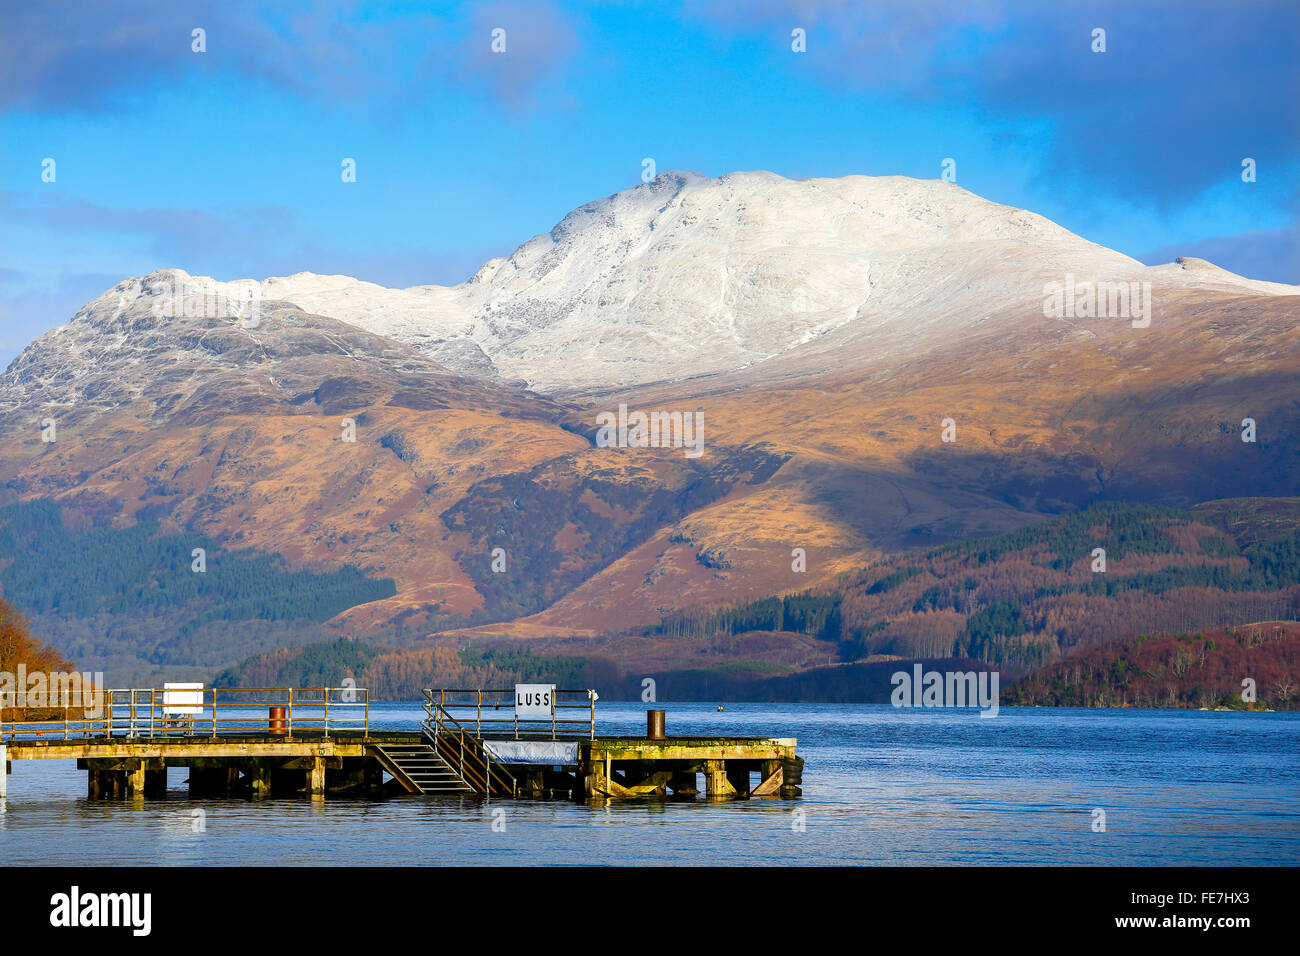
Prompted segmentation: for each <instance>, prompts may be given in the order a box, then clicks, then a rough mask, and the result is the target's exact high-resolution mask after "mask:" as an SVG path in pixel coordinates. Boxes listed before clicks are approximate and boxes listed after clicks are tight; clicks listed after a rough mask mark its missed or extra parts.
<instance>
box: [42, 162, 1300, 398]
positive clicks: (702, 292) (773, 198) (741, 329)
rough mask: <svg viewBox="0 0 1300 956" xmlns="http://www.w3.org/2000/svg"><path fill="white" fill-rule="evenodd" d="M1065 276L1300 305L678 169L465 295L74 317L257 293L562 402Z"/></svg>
mask: <svg viewBox="0 0 1300 956" xmlns="http://www.w3.org/2000/svg"><path fill="white" fill-rule="evenodd" d="M1067 276H1073V277H1074V280H1075V281H1096V280H1104V281H1139V280H1147V281H1153V280H1154V281H1158V282H1160V283H1162V284H1163V285H1164V286H1165V287H1168V286H1170V285H1172V286H1173V287H1175V288H1179V289H1182V288H1186V289H1189V290H1212V291H1221V292H1236V293H1251V294H1263V295H1271V294H1279V293H1281V294H1296V293H1297V292H1300V288H1298V287H1295V286H1283V285H1278V284H1275V283H1264V282H1253V281H1251V280H1247V279H1243V278H1242V277H1240V276H1236V275H1233V274H1232V273H1229V272H1226V271H1225V270H1222V269H1218V268H1217V267H1214V266H1211V265H1210V264H1209V263H1204V262H1201V261H1200V260H1190V259H1189V260H1180V261H1179V263H1171V264H1169V265H1165V266H1159V267H1155V268H1150V269H1148V268H1147V267H1144V266H1143V265H1141V264H1140V263H1138V262H1137V261H1136V260H1133V259H1130V258H1129V257H1127V256H1124V255H1121V254H1120V253H1117V252H1114V251H1112V250H1109V249H1106V248H1104V247H1102V246H1098V245H1096V244H1094V243H1091V242H1088V241H1086V240H1084V239H1082V238H1080V237H1078V236H1076V235H1074V234H1073V233H1070V232H1068V231H1066V230H1065V229H1062V228H1061V227H1059V226H1057V225H1055V224H1054V223H1052V222H1050V221H1049V220H1047V219H1044V218H1043V217H1041V216H1037V215H1035V214H1033V213H1030V212H1026V211H1024V210H1020V209H1015V208H1013V207H1009V206H1002V205H998V204H997V203H993V202H989V201H987V200H985V199H982V198H980V197H978V196H975V195H973V194H972V193H969V192H967V191H966V190H964V189H962V188H960V187H958V186H956V185H952V184H949V183H943V182H940V181H937V180H924V181H923V180H915V179H909V178H906V177H901V176H885V177H868V176H847V177H844V178H842V179H809V180H800V181H795V180H787V179H784V178H782V177H780V176H777V175H775V174H772V173H767V172H744V173H732V174H730V175H726V176H722V177H720V178H718V179H710V178H707V177H704V176H701V175H699V174H697V173H690V172H667V173H664V174H662V175H660V176H659V177H657V178H656V179H654V180H653V181H652V182H650V183H647V184H643V185H640V186H637V187H635V188H632V189H627V190H624V191H622V192H619V193H616V194H614V195H612V196H609V197H606V198H604V199H599V200H596V201H594V202H591V203H587V204H586V205H584V206H581V207H579V208H578V209H575V210H574V211H573V212H571V213H569V215H567V216H566V217H565V218H564V219H563V220H562V221H561V222H560V223H558V224H557V225H556V226H555V228H553V229H552V230H551V231H550V232H549V233H544V234H542V235H538V236H535V237H534V238H532V239H531V240H529V241H528V242H526V243H524V244H523V245H522V246H520V247H519V248H518V249H516V250H515V252H514V253H513V254H512V255H510V256H508V257H505V258H499V259H493V260H490V261H489V262H487V263H485V264H484V265H483V266H482V267H481V268H480V269H479V271H478V272H477V273H476V274H475V275H474V276H473V277H472V278H471V279H470V280H469V281H467V282H465V283H462V284H461V285H458V286H454V287H443V286H416V287H412V288H408V289H400V290H399V289H387V288H384V287H382V286H378V285H374V284H372V283H369V282H362V281H360V280H357V279H352V278H349V277H347V276H322V275H314V274H311V273H299V274H297V275H293V276H288V277H284V278H272V279H267V280H265V281H264V282H260V283H259V282H257V281H256V280H239V281H237V282H233V283H222V282H216V281H215V280H212V279H208V278H203V277H193V276H188V275H187V274H186V273H183V272H178V271H176V270H165V271H163V272H159V273H154V274H152V275H151V276H149V277H146V279H145V280H133V281H134V282H135V285H134V286H132V285H131V284H130V283H124V284H122V285H119V286H118V287H116V288H115V289H114V290H110V292H109V293H106V294H105V295H104V296H101V297H100V299H98V300H96V301H95V302H93V303H91V304H90V305H89V306H87V308H86V309H83V310H82V312H81V313H79V315H78V319H79V320H81V319H86V318H87V317H90V318H93V317H94V316H95V315H98V314H100V313H102V312H103V310H105V309H114V308H120V307H121V303H120V300H121V298H122V297H123V295H126V296H132V295H141V296H143V295H157V294H159V292H158V289H159V288H160V287H163V286H165V285H166V284H167V283H168V282H170V283H173V284H174V283H175V282H177V281H181V282H183V283H185V284H187V286H189V287H191V288H196V289H199V290H201V291H202V292H204V293H212V294H223V295H230V296H232V297H234V296H238V295H241V294H247V292H248V290H249V289H256V290H257V292H258V294H260V295H261V297H262V298H263V299H265V300H281V301H285V302H291V303H293V304H294V305H296V306H298V307H299V308H300V309H302V310H304V311H305V312H308V313H313V314H317V315H324V316H330V317H333V318H336V319H338V320H340V321H343V322H346V323H348V324H350V325H353V326H357V327H359V328H361V329H364V330H366V331H369V332H373V333H376V334H379V335H383V336H387V337H390V338H393V339H396V340H398V341H400V342H402V343H405V344H407V345H410V346H412V347H414V348H416V349H418V350H419V351H421V352H423V353H425V354H426V355H428V356H429V357H430V358H432V359H433V360H435V361H436V362H438V363H440V364H441V365H444V366H446V367H448V368H450V369H453V370H455V371H458V372H461V373H464V374H469V375H475V376H479V377H485V378H496V377H499V378H503V379H506V380H510V381H523V382H526V383H527V384H528V385H530V386H531V387H533V388H534V389H536V390H538V391H541V392H552V393H555V392H565V391H573V390H596V389H603V388H612V387H618V386H630V385H638V384H644V383H647V382H655V381H671V380H678V379H683V378H690V377H694V376H698V375H702V374H709V373H716V372H722V371H729V370H735V369H739V368H745V367H748V366H751V365H754V364H756V363H761V362H764V361H767V360H769V359H771V358H773V357H775V356H780V355H783V354H786V353H789V352H791V351H792V350H796V349H799V347H800V346H804V345H808V344H809V343H813V342H816V341H818V340H819V339H820V338H822V337H824V336H826V335H827V333H830V332H832V331H834V330H836V329H842V328H844V327H846V326H849V325H850V324H852V326H853V329H854V330H855V335H856V338H858V339H859V340H862V338H863V336H866V339H865V341H867V342H868V343H871V342H873V341H878V342H879V345H880V348H881V350H882V351H887V352H891V353H892V352H896V351H900V350H906V349H909V348H912V347H915V346H917V345H920V344H924V342H926V341H934V340H935V339H937V338H945V337H947V338H951V337H953V336H960V335H961V334H962V332H963V329H965V328H968V327H969V325H970V323H972V322H976V321H981V322H982V321H985V320H987V319H989V318H990V317H999V321H1005V322H1008V323H1014V322H1015V321H1017V320H1016V319H1014V318H1013V317H1014V316H1016V315H1020V316H1023V315H1025V314H1026V311H1027V309H1026V307H1029V306H1032V305H1033V304H1034V303H1041V301H1042V299H1043V286H1044V283H1046V282H1050V281H1057V282H1063V281H1065V279H1066V277H1067ZM164 280H166V281H164ZM1013 330H1014V326H1009V327H1008V329H1007V331H1008V333H1011V332H1012V331H1013ZM39 341H41V340H38V343H39Z"/></svg>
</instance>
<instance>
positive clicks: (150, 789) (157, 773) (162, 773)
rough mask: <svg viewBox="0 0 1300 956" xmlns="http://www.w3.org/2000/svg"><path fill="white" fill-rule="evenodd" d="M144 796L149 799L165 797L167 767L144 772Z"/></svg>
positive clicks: (163, 766)
mask: <svg viewBox="0 0 1300 956" xmlns="http://www.w3.org/2000/svg"><path fill="white" fill-rule="evenodd" d="M144 795H145V796H146V797H150V798H151V799H158V798H160V797H165V796H167V766H166V765H165V764H164V765H162V766H160V767H154V768H152V769H149V770H145V771H144Z"/></svg>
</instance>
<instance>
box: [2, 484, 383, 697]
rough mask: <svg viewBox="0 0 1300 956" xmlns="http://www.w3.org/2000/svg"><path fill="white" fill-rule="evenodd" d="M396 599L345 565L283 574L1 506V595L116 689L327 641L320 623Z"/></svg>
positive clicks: (252, 556) (38, 503)
mask: <svg viewBox="0 0 1300 956" xmlns="http://www.w3.org/2000/svg"><path fill="white" fill-rule="evenodd" d="M196 548H202V549H203V550H204V558H203V570H202V571H198V570H196V569H195V557H194V549H196ZM394 593H396V587H395V585H394V582H393V580H392V579H391V578H370V577H367V576H366V574H365V573H364V572H363V571H361V570H360V569H358V568H355V567H352V566H350V565H345V566H343V567H342V568H339V569H337V570H331V571H323V572H317V571H311V570H305V569H291V568H289V567H287V566H286V565H285V563H284V561H283V560H282V559H281V558H280V557H279V556H278V555H266V554H259V553H255V552H253V551H250V550H242V551H240V550H232V549H230V548H228V547H225V546H223V545H222V544H220V543H219V542H217V541H214V540H212V539H211V538H209V537H208V536H206V535H201V534H191V533H185V534H177V533H170V534H169V533H164V532H163V531H162V530H161V529H160V528H159V526H158V524H157V522H152V521H145V522H141V523H139V524H136V525H132V526H129V527H113V526H111V525H95V526H91V527H86V528H74V527H68V525H67V524H66V523H65V521H64V516H63V511H62V509H61V508H60V507H59V505H58V504H57V503H55V502H52V501H43V500H35V501H22V502H16V503H13V504H9V505H6V506H5V507H3V508H0V596H3V598H4V599H5V600H6V601H7V602H9V603H10V604H11V605H13V606H14V607H15V608H16V609H18V610H19V611H21V612H22V613H23V614H25V615H26V616H27V618H28V620H29V622H30V624H31V626H32V628H33V630H34V631H35V633H37V634H39V635H40V636H41V637H42V638H43V639H45V640H47V641H50V642H52V643H54V644H55V645H57V646H58V647H59V648H60V649H62V650H63V651H64V652H65V653H67V654H70V655H72V656H74V657H75V658H76V660H77V661H78V663H79V664H80V665H81V666H82V667H83V668H86V669H91V670H103V671H106V672H112V673H113V676H114V678H115V679H116V680H117V681H118V682H123V681H130V682H138V681H141V680H144V679H145V677H146V675H150V674H152V675H159V676H169V677H174V678H176V679H185V678H187V677H189V676H192V675H194V674H195V673H196V671H197V672H199V673H202V671H203V669H205V668H211V667H213V666H214V665H217V664H220V663H224V662H228V661H230V660H232V659H235V660H237V659H239V658H241V657H245V656H248V655H251V654H255V653H257V652H259V651H262V650H265V649H267V648H268V647H276V646H283V645H284V644H285V643H292V642H300V643H307V642H315V641H320V640H321V639H322V638H323V637H326V636H328V635H329V632H328V631H326V630H325V629H323V628H322V627H321V626H320V625H321V623H322V622H324V621H326V620H328V619H329V618H331V617H333V616H334V615H336V614H338V613H339V612H340V611H344V610H346V609H347V608H350V607H354V606H355V605H357V604H363V603H366V602H368V601H375V600H380V599H382V598H386V597H390V596H391V595H393V594H394ZM295 639H296V641H295Z"/></svg>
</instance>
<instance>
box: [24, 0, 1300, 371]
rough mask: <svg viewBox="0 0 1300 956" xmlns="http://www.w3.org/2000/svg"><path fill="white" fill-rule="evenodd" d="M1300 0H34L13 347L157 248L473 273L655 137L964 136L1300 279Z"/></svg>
mask: <svg viewBox="0 0 1300 956" xmlns="http://www.w3.org/2000/svg"><path fill="white" fill-rule="evenodd" d="M268 8H270V9H271V11H272V12H269V13H268V12H267V10H268ZM1298 10H1300V5H1297V4H1295V3H1293V2H1285V3H1267V2H1253V0H1244V2H1237V3H1231V4H1227V3H1213V4H1212V3H1198V2H1190V3H1188V2H1183V3H1173V2H1167V3H1166V2H1146V3H1144V2H1138V0H1127V2H1095V3H1073V2H1068V0H1067V2H1059V3H1040V2H994V0H969V2H965V3H948V2H942V0H908V2H901V0H899V2H890V0H886V2H874V3H869V4H868V3H844V2H821V0H764V2H757V3H748V4H746V3H722V2H707V0H695V2H686V3H672V2H656V3H638V2H628V3H599V4H597V3H559V2H554V3H531V2H530V3H523V2H520V3H486V4H452V3H448V4H415V3H387V4H365V3H352V4H341V5H339V4H334V5H326V4H317V3H307V2H288V3H283V4H277V5H255V4H248V3H243V2H239V0H226V2H221V3H211V2H186V0H168V2H161V3H156V2H152V0H135V2H111V0H109V2H98V3H97V2H90V3H86V2H84V0H83V2H78V3H63V2H58V0H51V2H42V3H35V4H33V3H27V2H24V3H11V2H8V0H5V2H3V3H0V78H2V80H3V82H0V248H2V249H3V252H4V255H3V258H0V361H3V362H5V363H7V362H8V361H9V360H10V359H11V358H12V357H13V356H14V355H15V354H17V352H18V351H19V350H20V349H21V348H22V347H23V346H24V345H25V344H26V343H27V342H28V341H30V340H31V339H32V338H33V337H35V336H36V335H38V334H40V333H41V332H42V331H44V330H46V329H48V328H51V327H53V326H54V325H57V324H60V323H62V322H64V321H66V320H67V319H68V318H69V317H70V316H71V315H72V314H73V312H75V311H76V309H77V308H78V307H79V306H80V305H82V304H83V303H84V302H85V301H87V300H88V299H90V298H92V297H94V296H95V295H97V294H99V293H100V292H102V291H103V290H104V289H106V288H108V287H109V286H111V285H113V284H114V283H116V282H117V281H119V280H120V279H122V278H124V277H126V276H129V275H141V274H144V273H146V272H149V271H152V270H153V269H157V268H163V267H171V266H174V267H179V268H183V269H186V270H188V271H190V272H193V273H196V274H203V275H213V276H216V277H217V278H221V279H233V278H239V277H245V276H253V277H257V278H262V277H265V276H268V275H284V274H288V273H292V272H297V271H302V270H306V271H313V272H325V273H334V272H338V273H346V274H349V275H355V276H358V277H360V278H363V279H369V280H371V281H375V282H380V283H383V284H386V285H398V286H405V285H414V284H420V283H426V282H442V283H453V282H457V281H460V280H462V279H464V278H467V277H468V276H469V275H470V274H471V273H472V272H473V270H474V269H475V268H476V267H477V265H478V264H480V263H481V262H482V261H483V260H484V259H486V258H488V257H490V256H493V255H502V254H506V253H508V252H510V251H511V250H512V249H513V248H514V247H515V246H517V245H518V244H520V243H521V242H523V241H525V240H526V239H528V238H529V237H531V236H533V235H535V234H537V233H539V232H544V231H546V230H548V229H549V228H550V227H551V226H552V225H553V224H554V223H555V222H556V221H557V220H558V219H560V218H561V217H562V216H563V215H564V214H565V213H566V212H568V211H569V210H570V209H572V208H573V207H575V206H578V205H581V204H582V203H584V202H587V201H589V200H591V199H595V198H597V197H600V196H605V195H608V194H609V193H612V192H615V191H617V190H619V189H624V188H627V187H629V186H633V185H635V184H637V183H638V182H640V177H641V172H642V168H643V167H642V163H643V160H644V159H646V158H651V159H653V160H654V162H655V164H656V166H657V168H658V170H659V171H661V172H662V171H664V170H668V169H693V170H696V171H698V172H702V173H705V174H708V175H714V176H716V175H721V174H723V173H726V172H731V171H733V170H738V169H768V170H772V171H774V172H777V173H780V174H781V175H784V176H789V177H792V178H802V177H809V176H840V175H846V174H850V173H865V174H870V175H885V174H902V175H907V176H915V177H919V178H927V179H929V178H935V177H938V176H939V175H940V172H941V164H942V162H943V160H944V159H945V158H949V157H951V158H953V159H954V160H955V161H956V173H957V182H958V183H959V184H960V185H962V186H964V187H965V188H967V189H970V190H972V191H973V192H975V193H978V194H980V195H982V196H985V197H987V198H989V199H993V200H996V201H998V202H1003V203H1009V204H1012V205H1016V206H1022V207H1025V208H1028V209H1031V210H1033V211H1035V212H1038V213H1041V214H1042V215H1045V216H1047V217H1048V218H1050V219H1053V220H1054V221H1056V222H1058V223H1060V224H1062V225H1063V226H1065V227H1067V228H1069V229H1071V230H1073V231H1075V232H1077V233H1079V234H1081V235H1083V236H1085V237H1087V238H1089V239H1091V240H1093V241H1096V242H1099V243H1102V244H1104V245H1107V246H1111V247H1112V248H1115V249H1118V250H1120V251H1122V252H1125V253H1127V254H1129V255H1132V256H1135V257H1137V258H1140V259H1142V260H1143V261H1147V262H1163V261H1168V260H1169V259H1171V258H1173V257H1174V256H1177V255H1201V256H1204V257H1206V258H1209V259H1211V260H1212V261H1215V262H1217V263H1218V264H1220V265H1223V266H1224V267H1226V268H1230V269H1233V270H1234V271H1237V272H1241V273H1243V274H1245V275H1250V276H1253V277H1256V278H1264V279H1272V280H1277V281H1288V282H1300V241H1298V239H1297V234H1298V229H1297V215H1296V214H1297V206H1298V204H1300V191H1298V187H1297V185H1296V184H1297V182H1300V108H1298V107H1297V104H1300V67H1297V63H1298V62H1300V12H1298ZM195 28H202V29H203V30H205V31H206V52H203V53H196V52H194V51H193V50H192V44H193V40H192V31H193V30H194V29H195ZM496 28H501V29H504V30H505V46H506V49H505V52H504V53H494V52H493V51H492V49H491V44H492V31H493V30H494V29H496ZM1096 28H1101V29H1104V30H1105V31H1106V35H1105V40H1106V50H1105V52H1104V53H1099V52H1094V51H1093V49H1092V46H1093V44H1094V40H1093V31H1094V29H1096ZM795 29H801V30H803V31H805V34H806V52H802V53H797V52H794V51H793V50H792V48H791V46H792V31H793V30H795ZM46 158H51V159H53V160H54V161H55V180H54V182H44V181H42V169H43V165H42V164H43V162H44V160H45V159H46ZM345 158H353V159H355V161H356V168H357V177H356V182H354V183H344V182H343V181H342V178H341V176H340V171H341V166H340V164H341V163H342V161H343V160H344V159H345ZM1245 158H1251V159H1253V160H1255V163H1256V181H1255V182H1253V183H1245V182H1243V181H1242V177H1241V163H1242V160H1243V159H1245Z"/></svg>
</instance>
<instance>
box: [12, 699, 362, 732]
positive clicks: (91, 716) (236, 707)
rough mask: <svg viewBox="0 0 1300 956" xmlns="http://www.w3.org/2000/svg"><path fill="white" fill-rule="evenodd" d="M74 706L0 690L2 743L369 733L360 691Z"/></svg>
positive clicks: (83, 701) (99, 702) (107, 701)
mask: <svg viewBox="0 0 1300 956" xmlns="http://www.w3.org/2000/svg"><path fill="white" fill-rule="evenodd" d="M80 696H81V700H80V702H78V703H68V702H65V703H64V704H62V705H55V706H48V705H45V704H44V703H41V704H40V705H39V706H29V705H28V704H29V700H30V697H28V696H25V695H21V694H15V693H11V692H0V740H16V739H21V738H39V737H45V738H62V739H64V740H71V739H85V738H97V737H105V738H108V737H124V738H154V737H210V738H213V737H224V736H273V737H284V738H285V739H286V740H292V739H293V738H294V735H295V734H297V735H298V736H304V735H308V736H317V735H321V736H324V737H329V736H330V734H331V733H337V732H346V733H349V734H357V733H360V734H361V735H363V736H365V735H368V734H369V731H370V694H369V692H368V691H367V690H366V689H365V688H361V687H305V688H304V687H231V688H226V687H208V688H204V689H202V690H199V689H193V690H184V689H173V688H146V689H139V688H130V689H121V690H95V691H91V692H88V693H87V694H83V695H80Z"/></svg>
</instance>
